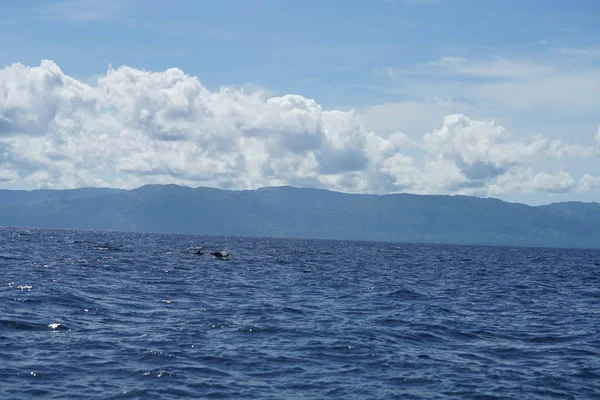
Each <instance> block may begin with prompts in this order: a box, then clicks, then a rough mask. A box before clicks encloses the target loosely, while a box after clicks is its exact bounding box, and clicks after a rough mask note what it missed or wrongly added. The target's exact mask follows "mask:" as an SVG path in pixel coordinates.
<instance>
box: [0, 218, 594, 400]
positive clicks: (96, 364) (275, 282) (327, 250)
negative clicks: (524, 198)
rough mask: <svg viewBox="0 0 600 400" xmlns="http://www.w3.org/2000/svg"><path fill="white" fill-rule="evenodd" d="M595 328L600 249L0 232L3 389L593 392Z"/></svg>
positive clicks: (232, 394)
mask: <svg viewBox="0 0 600 400" xmlns="http://www.w3.org/2000/svg"><path fill="white" fill-rule="evenodd" d="M199 246H202V247H203V248H204V249H205V250H207V251H209V250H223V249H224V250H227V251H229V253H230V254H231V256H232V257H231V259H230V260H228V261H223V260H219V259H216V258H214V257H212V256H199V255H195V254H193V253H194V252H195V251H196V250H197V248H198V247H199ZM599 331H600V252H599V251H595V250H565V249H531V248H507V247H482V246H452V245H431V244H402V243H371V242H342V241H322V240H292V239H266V238H237V237H211V236H191V235H167V234H138V233H115V232H86V231H69V230H43V229H17V228H0V398H1V399H30V398H55V399H68V398H73V399H81V398H86V399H176V398H272V399H284V398H302V399H304V398H306V399H311V398H315V399H328V398H344V399H389V398H402V399H455V398H469V399H504V398H506V399H510V398H512V399H551V398H560V399H569V398H573V399H575V398H577V399H584V398H600V334H599Z"/></svg>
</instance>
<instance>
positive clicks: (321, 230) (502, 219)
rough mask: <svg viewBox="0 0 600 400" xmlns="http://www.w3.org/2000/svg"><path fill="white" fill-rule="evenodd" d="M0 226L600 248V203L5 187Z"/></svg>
mask: <svg viewBox="0 0 600 400" xmlns="http://www.w3.org/2000/svg"><path fill="white" fill-rule="evenodd" d="M0 225H8V226H29V227H48V228H73V229H99V230H120V231H151V232H173V233H175V232H177V233H202V234H213V235H242V236H275V237H302V238H322V239H356V240H388V241H410V242H438V243H459V244H460V243H463V244H497V245H522V246H557V247H591V248H600V204H598V203H577V202H567V203H553V204H549V205H545V206H537V207H533V206H528V205H524V204H517V203H508V202H504V201H502V200H498V199H491V198H487V199H486V198H477V197H469V196H439V195H436V196H433V195H432V196H428V195H427V196H426V195H412V194H390V195H381V196H378V195H362V194H344V193H339V192H333V191H328V190H323V189H300V188H293V187H289V186H282V187H269V188H261V189H257V190H243V191H231V190H221V189H214V188H206V187H199V188H190V187H184V186H177V185H146V186H142V187H140V188H137V189H133V190H115V189H102V188H86V189H73V190H64V191H62V190H56V191H54V190H52V191H45V190H41V191H39V190H36V191H30V192H28V191H10V190H0Z"/></svg>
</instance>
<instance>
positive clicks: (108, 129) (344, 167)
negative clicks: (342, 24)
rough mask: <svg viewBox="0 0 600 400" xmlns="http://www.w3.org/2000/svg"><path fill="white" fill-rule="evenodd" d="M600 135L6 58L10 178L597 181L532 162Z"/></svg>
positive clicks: (515, 188)
mask: <svg viewBox="0 0 600 400" xmlns="http://www.w3.org/2000/svg"><path fill="white" fill-rule="evenodd" d="M459 64H460V63H459ZM593 134H594V133H593V132H592V133H591V136H593ZM595 139H596V142H595V144H594V145H592V146H584V145H581V144H578V143H563V142H560V141H557V140H553V141H548V140H546V139H545V138H544V137H542V136H536V137H534V138H533V139H531V140H528V141H525V140H521V139H518V138H515V137H513V136H512V135H511V134H510V132H508V131H507V130H506V129H505V128H503V127H502V126H499V125H498V124H496V123H495V122H494V121H482V120H474V119H471V118H469V117H467V116H465V115H461V114H452V115H448V116H446V117H445V118H444V119H443V121H440V126H439V128H438V129H435V130H433V131H431V132H424V133H423V135H422V136H420V137H408V136H407V135H405V134H403V133H401V132H397V133H393V134H391V135H389V134H385V135H383V134H378V133H377V132H372V131H369V130H367V129H365V127H364V125H363V123H362V122H361V117H360V115H359V114H358V113H357V112H356V111H353V110H352V111H341V110H325V109H323V107H322V106H321V105H319V104H318V103H317V102H316V101H315V100H312V99H307V98H305V97H302V96H300V95H292V94H288V95H284V96H275V97H269V96H267V95H266V94H264V93H261V92H251V93H248V92H245V91H244V90H239V89H233V88H228V87H223V88H221V89H220V90H219V91H210V90H208V89H207V88H206V87H204V86H203V85H202V83H201V82H200V81H199V80H198V78H196V77H193V76H188V75H186V74H185V73H184V72H183V71H181V70H179V69H175V68H173V69H168V70H166V71H162V72H150V71H144V70H138V69H134V68H130V67H126V66H123V67H119V68H117V69H113V68H109V69H108V71H107V72H106V74H105V75H103V76H101V77H99V78H98V79H97V81H96V82H95V83H94V84H91V85H89V84H86V83H83V82H81V81H78V80H76V79H74V78H72V77H70V76H68V75H66V74H65V73H63V72H62V71H61V69H60V68H59V67H58V66H57V65H56V64H55V63H54V62H52V61H42V62H41V64H40V66H38V67H29V66H25V65H22V64H18V63H17V64H13V65H10V66H7V67H5V68H4V69H2V70H0V185H1V186H2V187H10V188H40V187H50V188H72V187H82V186H110V187H122V188H131V187H136V186H139V185H142V184H146V183H178V184H185V185H190V186H199V185H203V186H214V187H220V188H231V189H252V188H257V187H261V186H273V185H294V186H304V187H320V188H328V189H333V190H341V191H346V192H361V193H389V192H398V191H406V192H412V193H460V194H475V195H481V196H488V195H493V196H501V195H504V194H510V193H520V192H551V193H557V192H559V193H562V192H573V191H589V190H597V189H598V188H599V187H600V177H598V176H594V175H590V174H586V175H584V176H583V177H580V178H579V180H576V179H575V178H574V177H572V176H571V175H570V174H569V173H568V172H564V171H558V172H556V171H554V172H551V171H550V172H548V171H538V170H536V169H534V165H538V164H539V160H546V161H548V160H549V161H548V162H550V161H552V160H564V159H568V158H573V157H577V158H581V157H597V156H598V153H599V148H600V131H599V132H598V133H596V136H595ZM536 163H537V164H536Z"/></svg>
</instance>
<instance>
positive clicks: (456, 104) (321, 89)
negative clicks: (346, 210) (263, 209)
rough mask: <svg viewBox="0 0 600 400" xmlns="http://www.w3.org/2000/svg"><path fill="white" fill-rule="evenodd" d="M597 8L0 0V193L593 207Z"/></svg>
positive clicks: (384, 1) (328, 0)
mask: <svg viewBox="0 0 600 400" xmlns="http://www.w3.org/2000/svg"><path fill="white" fill-rule="evenodd" d="M599 17H600V2H597V1H595V0H573V1H568V2H567V1H562V0H520V1H516V0H504V1H494V2H487V1H480V0H348V1H343V2H342V1H335V0H319V1H315V0H305V1H303V2H292V1H283V0H279V1H276V0H264V1H258V0H257V1H250V0H246V1H234V0H220V1H218V2H216V1H192V0H189V1H184V0H173V1H170V2H165V1H159V0H79V1H75V0H58V1H38V0H28V1H21V0H3V1H1V2H0V48H1V49H2V51H0V188H4V189H38V188H54V189H64V188H75V187H87V186H103V187H119V188H134V187H138V186H141V185H144V184H150V183H175V184H181V185H187V186H192V187H196V186H211V187H218V188H224V189H254V188H258V187H264V186H279V185H292V186H298V187H317V188H325V189H330V190H337V191H342V192H350V193H377V194H382V193H399V192H406V193H418V194H460V195H474V196H480V197H496V198H501V199H504V200H507V201H515V202H523V203H527V204H547V203H551V202H557V201H600V24H599V23H598V19H599Z"/></svg>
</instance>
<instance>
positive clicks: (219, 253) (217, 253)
mask: <svg viewBox="0 0 600 400" xmlns="http://www.w3.org/2000/svg"><path fill="white" fill-rule="evenodd" d="M210 254H211V255H213V256H215V257H217V258H220V259H221V260H229V253H227V252H226V251H215V252H214V253H210Z"/></svg>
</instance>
